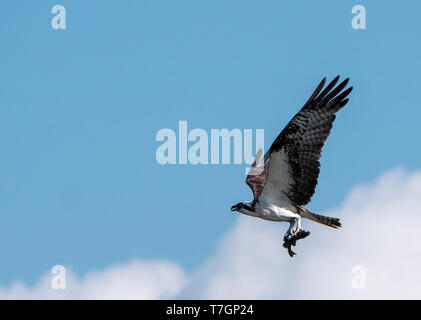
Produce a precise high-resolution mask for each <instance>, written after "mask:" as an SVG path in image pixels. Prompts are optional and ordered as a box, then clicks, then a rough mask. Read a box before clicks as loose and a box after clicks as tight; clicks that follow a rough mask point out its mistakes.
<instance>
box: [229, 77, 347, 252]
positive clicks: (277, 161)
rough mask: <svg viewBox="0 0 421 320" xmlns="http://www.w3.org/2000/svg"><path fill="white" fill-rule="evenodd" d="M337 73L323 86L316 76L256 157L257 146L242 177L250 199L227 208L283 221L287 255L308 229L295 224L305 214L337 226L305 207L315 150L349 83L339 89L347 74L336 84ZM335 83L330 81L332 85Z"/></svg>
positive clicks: (316, 166)
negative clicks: (311, 89)
mask: <svg viewBox="0 0 421 320" xmlns="http://www.w3.org/2000/svg"><path fill="white" fill-rule="evenodd" d="M338 80H339V76H337V77H336V78H335V79H333V80H332V82H330V83H329V84H328V85H327V86H326V88H325V89H324V90H323V91H322V89H323V87H324V86H325V82H326V78H324V79H323V80H322V82H320V84H319V85H318V86H317V88H316V90H315V91H314V92H313V94H312V95H311V97H310V98H309V99H308V100H307V102H306V103H305V104H304V106H303V107H302V108H301V110H300V111H299V112H298V113H297V114H296V115H295V116H294V117H293V118H292V120H291V121H290V122H289V123H288V125H287V126H286V127H285V128H284V129H283V130H282V132H281V133H280V134H279V135H278V137H277V138H276V139H275V141H274V142H273V143H272V145H271V147H270V148H269V150H268V151H267V152H266V154H265V156H264V157H263V159H262V150H261V149H260V150H259V151H258V152H257V154H256V157H255V159H254V162H253V164H252V166H251V169H250V171H249V172H248V175H247V179H246V183H247V184H248V186H249V187H250V188H251V190H252V191H253V196H254V199H253V200H251V201H245V202H240V203H238V204H236V205H234V206H232V207H231V211H234V212H240V213H242V214H245V215H248V216H253V217H257V218H261V219H264V220H269V221H284V222H289V228H288V230H287V232H286V233H285V236H284V239H283V240H284V243H283V247H284V248H286V249H288V253H289V255H290V256H291V257H293V256H294V255H295V252H294V251H292V250H291V246H295V245H296V241H297V240H299V239H304V238H305V237H307V236H308V235H309V234H310V232H309V231H305V230H303V229H301V219H302V218H306V219H310V220H313V221H315V222H318V223H321V224H324V225H326V226H329V227H332V228H340V227H341V223H340V222H339V219H338V218H332V217H326V216H322V215H319V214H316V213H313V212H310V211H309V210H307V209H305V208H304V206H305V205H306V204H308V203H309V202H310V200H311V197H312V196H313V194H314V191H315V189H316V185H317V179H318V176H319V172H320V162H319V159H320V156H321V152H322V148H323V145H324V143H325V141H326V139H327V137H328V136H329V134H330V130H331V129H332V124H333V121H334V120H335V118H336V116H335V113H336V112H337V111H339V110H340V109H341V108H342V107H344V106H345V105H346V104H347V103H348V100H349V99H348V98H347V96H348V95H349V93H350V92H351V91H352V87H349V88H348V89H346V90H344V89H345V87H346V86H347V84H348V81H349V78H347V79H346V80H344V81H343V82H341V83H340V84H339V85H338V86H336V84H337V82H338ZM335 86H336V87H335Z"/></svg>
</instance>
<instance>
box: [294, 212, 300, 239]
mask: <svg viewBox="0 0 421 320" xmlns="http://www.w3.org/2000/svg"><path fill="white" fill-rule="evenodd" d="M295 220H296V222H297V223H296V227H295V228H294V230H293V231H292V236H296V235H297V234H298V233H299V232H300V230H301V217H300V216H299V215H297V217H296V218H295Z"/></svg>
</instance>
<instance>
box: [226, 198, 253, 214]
mask: <svg viewBox="0 0 421 320" xmlns="http://www.w3.org/2000/svg"><path fill="white" fill-rule="evenodd" d="M231 211H232V212H239V213H242V214H246V215H249V216H252V215H255V210H254V201H245V202H239V203H237V204H236V205H234V206H232V207H231Z"/></svg>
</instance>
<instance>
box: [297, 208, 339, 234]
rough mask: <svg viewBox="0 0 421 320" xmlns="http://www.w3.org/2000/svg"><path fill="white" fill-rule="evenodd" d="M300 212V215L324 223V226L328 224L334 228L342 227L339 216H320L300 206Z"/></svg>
mask: <svg viewBox="0 0 421 320" xmlns="http://www.w3.org/2000/svg"><path fill="white" fill-rule="evenodd" d="M300 213H301V216H303V217H304V218H307V219H310V220H313V221H315V222H318V223H321V224H324V225H326V226H329V227H332V228H335V229H338V228H340V227H342V224H341V223H340V222H339V218H332V217H327V216H322V215H320V214H317V213H313V212H310V211H308V210H307V209H305V208H300Z"/></svg>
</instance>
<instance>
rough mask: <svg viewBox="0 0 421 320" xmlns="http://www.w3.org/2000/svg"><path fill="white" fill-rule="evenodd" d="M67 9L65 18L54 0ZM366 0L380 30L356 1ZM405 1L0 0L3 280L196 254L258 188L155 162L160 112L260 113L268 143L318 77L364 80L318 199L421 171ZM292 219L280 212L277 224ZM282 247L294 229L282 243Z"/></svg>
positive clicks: (249, 120)
mask: <svg viewBox="0 0 421 320" xmlns="http://www.w3.org/2000/svg"><path fill="white" fill-rule="evenodd" d="M55 4H61V5H63V6H64V7H65V8H66V16H67V29H66V30H53V29H52V28H51V25H50V22H51V19H52V14H51V8H52V7H53V5H55ZM356 4H363V5H365V7H366V9H367V29H366V30H354V29H352V28H351V19H352V17H353V15H352V13H351V9H352V7H353V6H354V5H356ZM420 11H421V5H420V4H418V3H416V2H413V1H411V2H410V1H404V2H402V3H399V4H395V5H390V4H385V3H384V2H382V1H367V2H366V1H362V2H355V1H340V2H339V1H318V2H310V1H295V2H281V1H265V2H264V3H262V2H257V1H180V0H177V1H127V0H126V1H93V0H92V1H89V2H86V1H80V0H79V1H75V0H71V1H67V0H62V1H60V2H59V3H58V2H56V1H21V0H19V1H16V0H15V1H11V0H8V1H2V2H1V4H0V35H1V41H2V45H1V50H0V61H1V69H0V145H1V148H2V157H1V161H0V163H1V166H0V251H1V254H2V263H1V269H0V270H1V272H0V285H8V284H10V283H11V282H12V281H14V280H17V279H20V280H23V281H25V282H27V283H34V282H35V281H36V280H37V278H38V277H39V275H40V274H41V273H43V272H45V271H46V270H49V269H50V268H51V267H52V266H53V265H55V264H63V265H69V266H71V267H72V269H73V270H75V272H76V273H78V274H84V273H85V272H87V271H88V270H92V269H100V268H103V267H105V266H108V265H112V264H115V263H118V262H122V261H128V260H130V259H134V258H139V259H170V260H173V261H176V262H178V263H180V264H181V265H183V266H184V267H185V268H186V269H187V270H192V269H193V268H195V267H197V266H198V265H200V264H201V263H202V262H203V260H204V259H205V258H206V257H207V256H209V255H210V254H211V253H212V252H213V251H214V250H215V247H216V244H217V241H218V239H219V238H220V237H221V235H223V234H224V233H225V232H226V231H227V230H228V229H229V228H230V227H231V226H232V225H233V224H234V222H235V221H236V219H238V217H237V216H236V215H233V214H231V213H230V211H229V208H230V206H231V205H232V204H234V203H237V202H239V201H241V200H246V199H250V198H251V192H250V190H249V189H248V187H247V186H246V185H245V183H244V178H245V177H244V166H242V165H198V166H194V165H172V166H171V165H167V166H162V165H159V164H158V163H157V162H156V159H155V152H156V149H157V147H158V146H159V145H160V143H159V142H157V141H156V140H155V135H156V133H157V131H158V130H159V129H161V128H172V129H174V130H176V129H177V128H178V121H179V120H187V121H188V124H189V127H190V128H196V127H197V128H203V129H205V130H210V129H211V128H228V129H232V128H241V129H243V128H253V129H257V128H263V129H265V142H266V145H269V144H270V143H271V141H272V140H273V139H274V138H275V136H276V135H277V134H278V132H279V131H280V130H281V129H282V128H283V126H284V125H285V124H286V123H287V122H288V121H289V119H290V118H291V117H292V116H293V115H294V113H295V112H296V111H298V109H299V108H300V107H301V106H302V104H303V103H304V102H305V101H306V99H307V98H308V96H309V95H310V94H311V93H312V90H314V88H315V86H316V85H317V84H318V83H319V81H320V80H321V79H322V78H323V77H324V76H327V77H328V78H332V77H334V76H336V75H337V74H340V75H341V76H343V77H350V78H351V85H353V86H354V91H353V92H352V94H351V96H350V99H351V100H350V103H349V104H348V105H347V107H346V108H345V109H344V110H342V111H341V112H340V114H339V116H338V118H337V120H336V122H335V126H334V129H333V134H332V135H331V136H330V137H329V140H328V142H327V145H326V146H325V149H324V152H323V157H322V160H321V163H322V172H321V175H320V178H319V185H318V188H317V191H316V195H315V196H314V198H313V202H312V203H311V204H310V205H309V206H308V207H309V208H310V209H312V210H313V211H316V212H321V213H322V212H323V211H326V210H328V209H331V208H334V207H336V206H339V205H340V203H341V201H342V200H343V198H344V196H345V195H346V194H347V192H348V191H349V190H350V189H351V187H352V186H353V185H355V184H357V183H361V182H368V181H371V180H373V179H374V178H375V177H377V176H379V175H380V174H381V173H382V172H384V171H386V170H389V169H392V168H396V167H404V168H406V169H409V170H415V169H420V168H421V165H420V160H419V159H420V156H421V151H420V148H419V136H420V135H419V118H420V116H421V108H420V106H419V98H418V93H419V85H420V84H419V74H420V72H421V62H420V58H419V57H420V56H421V43H420V42H419V41H418V40H417V39H418V36H419V30H420V27H421V21H420V20H419V17H418V15H419V12H420ZM285 228H286V226H284V225H280V227H279V229H280V231H279V239H281V237H282V234H283V232H284V231H285V230H284V229H285ZM280 245H281V244H280Z"/></svg>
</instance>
